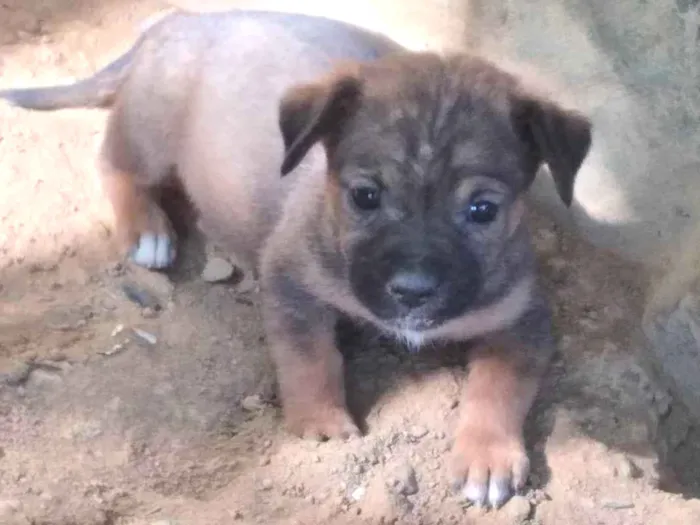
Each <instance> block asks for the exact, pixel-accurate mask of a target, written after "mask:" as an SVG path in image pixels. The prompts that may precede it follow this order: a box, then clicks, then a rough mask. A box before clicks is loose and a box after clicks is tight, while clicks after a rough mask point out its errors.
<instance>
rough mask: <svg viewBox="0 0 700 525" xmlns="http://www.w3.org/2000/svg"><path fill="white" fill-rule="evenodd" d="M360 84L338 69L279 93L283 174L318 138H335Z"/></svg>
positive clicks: (352, 108) (350, 111)
mask: <svg viewBox="0 0 700 525" xmlns="http://www.w3.org/2000/svg"><path fill="white" fill-rule="evenodd" d="M360 96H361V84H360V80H359V78H358V77H357V76H355V75H353V74H351V73H342V74H341V73H338V74H336V75H333V76H332V77H331V78H329V79H327V80H324V81H319V82H317V83H313V84H306V85H300V86H296V87H293V88H291V89H290V90H289V91H287V93H285V95H284V96H283V97H282V100H281V102H280V107H279V127H280V131H281V132H282V138H283V139H284V160H283V162H282V167H281V172H282V176H284V175H287V174H288V173H289V172H290V171H292V170H293V169H294V168H296V167H297V166H298V165H299V163H300V162H301V161H302V159H303V158H304V156H305V155H306V154H307V153H308V151H309V149H311V147H312V146H313V145H314V144H316V142H318V141H319V140H324V142H325V143H326V147H328V146H329V145H331V144H332V142H333V141H334V140H337V137H338V136H339V133H340V131H341V129H342V126H343V124H344V123H345V122H346V121H347V119H348V118H349V117H350V116H351V115H352V114H353V113H354V112H355V110H356V109H357V106H358V103H359V100H360Z"/></svg>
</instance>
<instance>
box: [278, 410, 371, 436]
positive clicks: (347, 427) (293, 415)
mask: <svg viewBox="0 0 700 525" xmlns="http://www.w3.org/2000/svg"><path fill="white" fill-rule="evenodd" d="M285 422H286V424H287V428H288V429H289V431H290V432H291V433H292V434H295V435H297V436H299V437H301V438H304V439H309V440H314V441H323V440H325V439H343V440H346V439H350V438H351V437H356V436H359V435H361V433H360V429H359V428H357V425H355V422H354V421H353V420H352V417H350V414H348V412H347V410H345V409H344V408H341V407H336V406H330V407H321V406H316V407H314V406H306V407H304V409H303V411H302V410H289V411H287V413H286V415H285Z"/></svg>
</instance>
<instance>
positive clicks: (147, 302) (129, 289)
mask: <svg viewBox="0 0 700 525" xmlns="http://www.w3.org/2000/svg"><path fill="white" fill-rule="evenodd" d="M121 289H122V292H124V295H126V297H127V299H129V300H130V301H131V302H132V303H136V304H137V305H139V306H140V307H141V308H153V309H156V310H157V309H158V308H160V303H159V302H158V299H156V297H155V296H154V295H153V294H151V293H150V292H147V291H146V290H143V289H142V288H140V287H139V286H137V285H136V284H135V283H131V282H127V283H124V284H122V285H121Z"/></svg>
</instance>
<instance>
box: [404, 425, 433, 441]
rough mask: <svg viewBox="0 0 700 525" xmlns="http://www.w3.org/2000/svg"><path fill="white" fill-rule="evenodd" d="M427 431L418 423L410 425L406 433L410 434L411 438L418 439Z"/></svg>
mask: <svg viewBox="0 0 700 525" xmlns="http://www.w3.org/2000/svg"><path fill="white" fill-rule="evenodd" d="M427 433H428V429H427V428H425V427H421V426H419V425H415V426H412V427H411V428H410V429H409V431H408V435H409V436H411V437H412V438H413V439H420V438H422V437H424V436H425V435H426V434H427Z"/></svg>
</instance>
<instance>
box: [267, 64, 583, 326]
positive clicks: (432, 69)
mask: <svg viewBox="0 0 700 525" xmlns="http://www.w3.org/2000/svg"><path fill="white" fill-rule="evenodd" d="M279 123H280V128H281V131H282V135H283V138H284V144H285V158H284V163H283V166H282V173H283V174H287V173H289V172H290V171H292V170H293V169H294V168H295V167H296V166H297V165H298V164H299V163H300V162H301V160H302V159H303V157H304V156H305V155H306V153H307V152H308V151H309V149H310V148H311V147H312V146H313V145H314V144H315V143H317V142H321V143H322V144H323V145H324V147H325V150H326V154H327V159H328V168H329V172H328V177H327V193H326V195H327V200H328V201H329V203H330V204H331V205H330V206H328V210H329V212H328V213H329V215H328V216H327V217H326V219H327V220H328V221H332V223H333V226H334V228H333V231H334V232H335V234H336V235H337V237H338V239H337V241H338V245H339V246H340V247H341V248H340V249H341V250H342V252H343V255H344V258H345V260H346V261H347V276H348V278H349V280H350V286H351V288H352V290H353V293H354V294H355V295H356V297H357V298H358V299H359V300H360V302H362V303H363V304H364V306H365V307H367V308H368V309H369V310H370V311H371V312H372V313H373V314H374V315H375V316H376V317H378V318H379V319H381V320H382V322H383V323H384V324H387V325H389V326H392V327H394V328H395V329H396V330H399V331H413V332H416V331H417V332H420V331H423V330H428V329H431V328H436V327H438V326H439V325H441V324H443V323H445V322H446V321H449V320H451V319H455V318H459V317H460V316H464V315H467V314H468V313H469V312H470V311H473V310H475V309H478V308H483V307H484V306H487V305H488V304H489V303H493V302H495V301H497V300H498V299H499V298H502V297H503V296H504V295H505V294H507V292H508V290H509V289H510V288H512V287H513V286H514V285H515V284H517V282H518V279H519V278H521V277H523V271H526V270H524V268H525V267H527V268H528V269H529V268H530V266H529V257H530V254H529V251H528V249H527V243H526V242H525V243H523V235H524V230H523V228H520V227H519V224H520V219H521V216H522V211H523V205H522V199H521V197H522V193H523V192H524V191H525V190H526V189H527V188H528V187H529V185H530V184H531V182H532V180H533V178H534V176H535V173H536V172H537V170H538V168H539V167H540V165H541V164H543V163H546V164H548V166H549V170H550V173H551V174H552V177H553V178H554V181H555V183H556V188H557V191H558V193H559V195H560V197H561V199H562V200H563V201H564V203H565V204H566V205H569V204H570V203H571V200H572V194H573V187H574V180H575V176H576V173H577V171H578V169H579V167H580V165H581V164H582V162H583V160H584V158H585V156H586V154H587V152H588V149H589V146H590V142H591V125H590V123H589V121H588V120H587V119H586V118H585V117H584V116H582V115H580V114H578V113H576V112H573V111H568V110H565V109H563V108H561V107H559V106H558V105H556V104H554V103H552V102H549V101H546V100H539V99H537V98H535V97H533V96H531V95H529V94H528V93H527V92H525V91H524V90H523V89H522V88H521V86H520V84H519V83H518V81H517V80H516V79H515V78H514V77H512V76H511V75H509V74H507V73H505V72H504V71H502V70H500V69H498V68H497V67H496V66H494V65H492V64H490V63H489V62H486V61H484V60H481V59H479V58H476V57H471V56H467V55H459V56H452V57H446V58H441V57H439V56H437V55H434V54H429V53H421V54H418V53H402V54H396V55H392V56H390V57H386V58H383V59H380V60H378V61H375V62H369V63H362V64H354V65H348V66H345V67H343V68H339V69H338V70H336V71H335V72H334V73H333V74H332V75H330V76H329V77H328V78H325V79H323V80H320V81H318V82H317V83H314V84H308V85H302V86H297V87H294V88H292V89H291V90H290V91H289V92H288V93H287V94H286V95H285V96H284V97H283V100H282V102H281V106H280V116H279Z"/></svg>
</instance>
